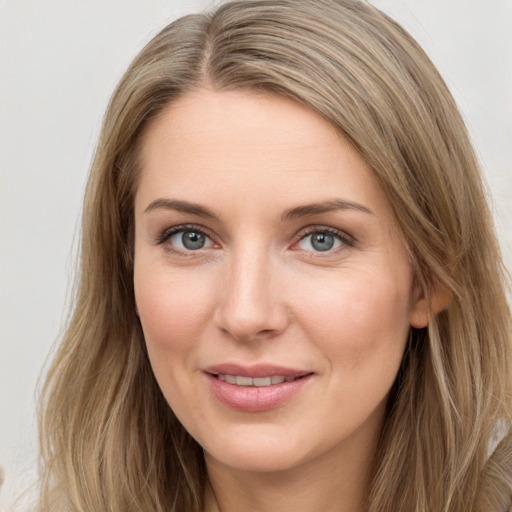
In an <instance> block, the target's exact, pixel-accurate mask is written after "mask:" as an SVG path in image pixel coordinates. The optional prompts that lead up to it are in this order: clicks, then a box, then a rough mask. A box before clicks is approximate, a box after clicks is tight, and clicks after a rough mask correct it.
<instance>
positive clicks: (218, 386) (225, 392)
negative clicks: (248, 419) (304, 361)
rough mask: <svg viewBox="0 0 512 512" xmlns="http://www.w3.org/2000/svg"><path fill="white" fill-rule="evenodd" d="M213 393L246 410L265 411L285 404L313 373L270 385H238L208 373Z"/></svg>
mask: <svg viewBox="0 0 512 512" xmlns="http://www.w3.org/2000/svg"><path fill="white" fill-rule="evenodd" d="M206 376H207V378H208V380H209V382H210V386H211V388H212V391H213V394H214V395H215V396H216V397H217V399H218V400H219V401H220V402H222V403H223V404H224V405H227V406H228V407H230V408H231V409H235V410H237V411H244V412H263V411H268V410H270V409H274V408H276V407H279V406H280V405H283V404H284V403H285V402H287V401H288V400H290V399H291V398H292V397H293V396H294V395H296V394H297V393H298V392H299V391H301V390H302V388H303V387H304V386H305V385H306V384H307V383H308V382H309V381H310V380H311V377H312V374H310V375H306V376H304V377H301V378H299V379H296V380H293V381H291V382H282V383H281V384H273V385H270V386H261V387H256V386H236V385H235V384H228V383H227V382H224V381H222V380H219V379H218V378H217V377H215V376H213V375H211V374H208V373H207V374H206Z"/></svg>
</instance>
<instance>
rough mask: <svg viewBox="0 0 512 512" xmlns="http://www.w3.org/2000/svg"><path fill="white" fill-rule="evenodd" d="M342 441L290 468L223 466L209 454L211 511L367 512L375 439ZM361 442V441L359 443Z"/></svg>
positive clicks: (207, 457) (209, 509)
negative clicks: (262, 469) (255, 469)
mask: <svg viewBox="0 0 512 512" xmlns="http://www.w3.org/2000/svg"><path fill="white" fill-rule="evenodd" d="M366 441H367V443H366V444H363V445H362V446H361V445H359V446H357V448H354V445H353V444H352V445H351V446H349V447H347V446H346V445H340V446H337V447H335V448H334V449H332V450H330V451H329V452H328V453H326V454H324V455H322V456H321V457H318V458H316V459H314V460H309V461H306V462H303V463H301V464H300V465H297V466H295V467H293V468H291V469H286V470H282V471H274V472H253V471H244V470H239V469H237V468H232V467H228V466H226V465H223V464H222V463H221V462H220V461H218V460H215V459H213V458H212V457H210V456H209V455H208V454H205V460H206V465H207V469H208V477H209V486H208V488H207V491H206V496H205V498H206V500H205V504H206V506H205V511H206V512H274V511H275V510H283V511H292V510H293V511H297V510H300V511H301V512H318V511H319V510H322V511H323V512H363V511H364V510H365V509H366V506H365V505H366V497H367V494H368V489H369V483H370V478H369V474H370V467H371V461H372V460H373V455H374V453H375V449H376V439H372V440H371V442H368V441H370V440H368V439H366ZM356 445H357V443H356Z"/></svg>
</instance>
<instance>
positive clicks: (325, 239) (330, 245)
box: [296, 228, 352, 252]
mask: <svg viewBox="0 0 512 512" xmlns="http://www.w3.org/2000/svg"><path fill="white" fill-rule="evenodd" d="M343 245H352V241H351V240H350V239H349V238H348V236H346V235H343V234H342V233H339V232H338V231H334V230H330V229H325V228H324V229H314V230H313V231H310V232H309V233H306V234H305V235H303V236H302V237H301V239H300V240H299V242H298V243H297V245H296V247H297V249H299V250H302V251H314V252H327V251H332V250H336V249H338V248H340V247H341V246H343Z"/></svg>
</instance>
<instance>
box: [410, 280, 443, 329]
mask: <svg viewBox="0 0 512 512" xmlns="http://www.w3.org/2000/svg"><path fill="white" fill-rule="evenodd" d="M413 300H414V303H413V305H412V310H411V317H410V324H411V327H414V328H416V329H422V328H423V327H426V326H427V325H428V324H429V323H430V321H431V320H432V318H434V317H435V316H436V315H437V314H438V313H440V312H441V311H443V310H444V309H446V308H447V307H448V306H449V305H450V302H451V301H452V294H451V293H450V292H449V291H448V290H447V289H446V288H445V287H444V286H442V285H440V284H438V285H436V286H435V287H434V289H433V290H432V291H431V292H430V293H428V292H426V291H425V290H424V288H423V287H422V286H421V285H420V284H418V285H417V287H416V289H415V290H414V296H413Z"/></svg>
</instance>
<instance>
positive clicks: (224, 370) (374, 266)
mask: <svg viewBox="0 0 512 512" xmlns="http://www.w3.org/2000/svg"><path fill="white" fill-rule="evenodd" d="M141 156H142V159H141V165H142V172H141V179H140V184H139V187H138V190H137V194H136V200H135V219H136V237H135V240H136V242H135V275H134V281H135V296H136V301H137V307H138V314H139V316H140V321H141V324H142V327H143V330H144V336H145V340H146V344H147V349H148V353H149V357H150V360H151V364H152V367H153V371H154V373H155V377H156V379H157V381H158V384H159V385H160V388H161V389H162V392H163V394H164V395H165V398H166V399H167V401H168V403H169V405H170V406H171V408H172V409H173V411H174V412H175V414H176V416H177V417H178V418H179V419H180V421H181V422H182V424H183V425H184V427H185V428H186V429H187V430H188V431H189V432H190V434H191V435H192V436H193V437H194V438H195V439H196V440H197V441H198V442H199V443H200V444H201V446H202V447H203V448H204V450H205V454H206V460H207V462H210V463H215V462H216V463H218V464H221V465H223V466H228V467H231V468H236V469H239V470H240V469H242V470H243V469H246V470H257V471H273V470H282V469H287V468H292V467H296V466H297V465H299V464H301V463H304V462H307V461H312V460H314V459H317V460H319V458H322V457H324V458H326V457H327V458H328V457H330V456H332V454H336V453H339V454H340V456H341V455H342V454H344V456H355V457H357V456H359V455H358V454H360V453H361V450H363V451H364V450H365V449H367V447H368V446H373V443H374V442H375V439H376V436H377V435H378V432H379V429H380V426H381V422H382V418H383V414H384V407H385V402H386V398H387V396H388V392H389V390H390V387H391V385H392V383H393V381H394V379H395V376H396V373H397V370H398V367H399V365H400V361H401V359H402V354H403V352H404V346H405V343H406V339H407V336H408V331H409V328H410V325H411V324H412V325H414V326H416V327H422V326H423V325H425V323H426V321H427V319H426V306H425V301H424V299H423V298H422V297H421V295H420V293H418V291H417V290H416V289H414V288H413V280H412V275H411V265H410V262H409V258H408V253H407V250H406V248H405V246H404V243H403V241H402V239H401V237H400V234H399V231H398V229H397V226H396V223H395V220H394V218H393V215H392V212H391V209H390V207H389V205H388V203H387V200H386V198H385V196H384V194H383V192H382V191H381V189H380V188H379V185H378V182H377V180H376V178H375V177H374V175H373V172H372V170H371V169H370V168H369V166H368V165H367V164H366V162H365V161H364V160H363V159H362V158H361V157H360V156H359V154H358V153H357V152H356V151H355V150H354V149H352V148H351V146H350V145H349V144H348V143H347V142H346V141H345V140H344V139H343V138H342V137H341V136H340V135H339V134H338V133H336V131H335V130H334V129H333V128H332V127H331V125H330V124H328V123H327V122H326V121H325V120H324V119H323V118H322V117H321V116H319V115H318V114H317V113H315V112H313V111H312V110H310V109H308V108H306V107H304V106H301V105H299V104H298V103H295V102H292V101H291V100H288V99H284V98H281V97H277V96H272V95H261V94H257V93H254V92H241V91H239V92H213V91H210V90H199V91H197V92H193V93H189V94H188V95H185V96H184V97H182V98H181V99H179V100H178V101H176V102H175V103H174V104H172V105H171V106H170V107H169V108H168V109H167V110H166V111H164V112H163V113H162V114H161V115H160V116H159V117H158V118H157V119H156V120H155V121H153V123H152V124H151V125H150V126H149V128H148V130H147V131H146V133H145V136H144V139H143V145H142V155H141ZM365 447H366V448H365Z"/></svg>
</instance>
